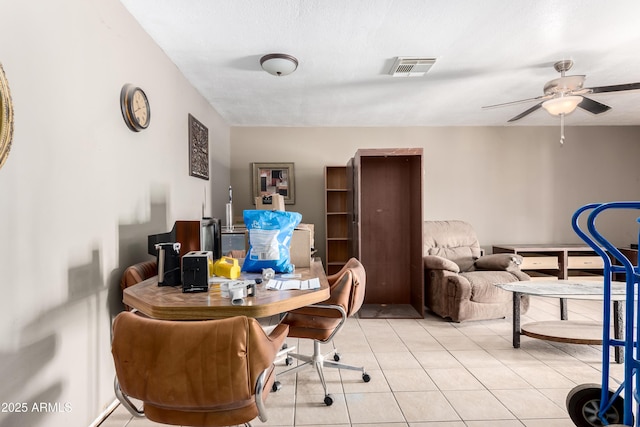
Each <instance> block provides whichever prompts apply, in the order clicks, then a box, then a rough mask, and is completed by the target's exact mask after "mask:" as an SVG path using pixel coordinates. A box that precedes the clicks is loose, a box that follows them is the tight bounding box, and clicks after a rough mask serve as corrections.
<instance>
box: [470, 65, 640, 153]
mask: <svg viewBox="0 0 640 427" xmlns="http://www.w3.org/2000/svg"><path fill="white" fill-rule="evenodd" d="M572 66H573V61H572V60H570V59H566V60H563V61H558V62H556V63H555V64H554V65H553V67H554V68H555V70H556V71H557V72H559V73H560V77H559V78H556V79H553V80H550V81H548V82H547V83H546V84H545V85H544V95H540V96H536V97H535V98H529V99H522V100H519V101H512V102H505V103H502V104H494V105H487V106H484V107H482V108H494V107H504V106H507V105H514V104H520V103H523V102H530V101H538V103H537V104H535V105H534V106H533V107H530V108H529V109H528V110H525V111H523V112H522V113H520V114H518V115H517V116H515V117H513V118H511V119H509V120H508V121H509V122H514V121H516V120H520V119H521V118H523V117H525V116H528V115H529V114H531V113H533V112H534V111H536V110H538V109H539V108H540V107H542V108H544V109H545V110H546V111H547V112H548V113H549V114H552V115H554V116H560V143H561V144H562V143H563V142H564V116H566V115H567V114H570V113H572V112H574V111H575V109H576V108H578V107H580V108H582V109H583V110H586V111H588V112H590V113H591V114H600V113H604V112H605V111H609V110H610V109H611V107H609V106H608V105H605V104H602V103H601V102H598V101H594V100H593V99H591V98H587V97H586V96H585V95H589V94H597V93H607V92H624V91H630V90H638V89H640V82H638V83H624V84H619V85H611V86H598V87H589V88H584V87H583V85H584V81H585V78H586V76H584V75H575V76H566V75H565V72H567V71H569V69H570V68H571V67H572Z"/></svg>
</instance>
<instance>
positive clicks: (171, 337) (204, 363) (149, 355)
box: [112, 312, 278, 425]
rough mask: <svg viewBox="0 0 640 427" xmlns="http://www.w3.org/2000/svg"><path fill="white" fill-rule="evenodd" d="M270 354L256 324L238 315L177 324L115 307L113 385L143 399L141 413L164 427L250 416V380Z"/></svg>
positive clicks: (253, 414)
mask: <svg viewBox="0 0 640 427" xmlns="http://www.w3.org/2000/svg"><path fill="white" fill-rule="evenodd" d="M277 351H278V348H275V347H274V346H273V344H272V343H271V342H270V340H269V337H267V336H266V334H265V333H264V331H263V329H262V328H261V326H260V324H259V323H258V321H257V320H255V319H252V318H247V317H244V316H238V317H232V318H228V319H221V320H207V321H197V322H176V321H163V320H156V319H150V318H146V317H143V316H141V315H138V314H135V313H132V312H122V313H120V314H119V315H118V316H117V317H116V319H115V321H114V324H113V342H112V354H113V359H114V363H115V368H116V376H117V379H118V381H119V383H120V388H121V389H122V391H123V392H124V393H125V394H126V395H128V396H131V397H133V398H136V399H139V400H141V401H143V402H144V412H145V415H146V416H147V418H149V419H150V420H152V421H157V422H163V423H166V424H177V425H233V424H240V423H244V422H248V421H250V420H252V419H253V418H255V417H256V416H257V415H258V408H257V407H256V405H255V394H256V390H255V388H256V387H255V386H256V381H257V378H258V376H259V375H260V374H261V373H262V372H263V371H265V370H266V369H268V368H270V367H273V360H274V358H275V355H276V353H277ZM272 381H273V378H271V377H270V379H269V380H268V382H269V386H268V389H270V384H271V383H272ZM268 389H266V390H265V396H266V393H268Z"/></svg>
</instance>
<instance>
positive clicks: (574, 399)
mask: <svg viewBox="0 0 640 427" xmlns="http://www.w3.org/2000/svg"><path fill="white" fill-rule="evenodd" d="M601 390H602V387H600V385H598V384H582V385H579V386H577V387H574V388H573V390H571V391H570V392H569V394H568V395H567V412H568V413H569V417H570V418H571V421H573V423H574V424H575V425H576V426H577V427H599V426H603V425H604V424H603V422H602V420H601V419H600V417H599V416H598V412H599V411H600V394H601ZM612 395H613V392H611V391H609V398H611V396H612ZM604 418H605V419H606V421H607V425H611V424H621V423H622V422H623V418H624V399H623V398H622V397H620V396H618V397H617V398H616V399H615V400H614V401H613V403H612V405H611V407H609V409H607V411H606V412H605V413H604ZM632 424H633V422H632Z"/></svg>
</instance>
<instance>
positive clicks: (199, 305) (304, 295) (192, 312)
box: [123, 258, 329, 320]
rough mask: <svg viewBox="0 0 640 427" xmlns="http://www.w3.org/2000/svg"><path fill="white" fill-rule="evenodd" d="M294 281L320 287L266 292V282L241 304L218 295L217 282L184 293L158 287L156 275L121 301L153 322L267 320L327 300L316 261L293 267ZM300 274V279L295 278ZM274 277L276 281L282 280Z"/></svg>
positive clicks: (326, 288) (245, 275)
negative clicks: (314, 280) (316, 282)
mask: <svg viewBox="0 0 640 427" xmlns="http://www.w3.org/2000/svg"><path fill="white" fill-rule="evenodd" d="M295 275H296V277H295V278H296V279H297V280H309V279H312V278H318V279H319V281H320V288H318V289H308V290H269V289H266V282H265V281H263V282H262V283H260V284H257V285H256V292H255V296H247V297H245V298H244V300H243V301H242V303H240V304H233V303H232V302H231V299H230V298H225V297H223V296H222V295H221V292H220V283H219V282H218V283H216V281H215V279H214V283H212V284H210V285H209V290H208V291H207V292H197V293H184V292H182V287H181V286H176V287H173V286H158V276H154V277H151V278H149V279H147V280H145V281H142V282H140V283H138V284H136V285H133V286H130V287H128V288H126V289H125V290H124V292H123V302H124V303H125V304H126V305H128V306H130V307H132V308H134V309H136V310H138V311H140V312H141V313H143V314H145V315H146V316H149V317H152V318H154V319H161V320H207V319H220V318H225V317H233V316H247V317H254V318H261V317H269V316H273V315H277V314H280V313H285V312H287V311H290V310H294V309H296V308H300V307H304V306H307V305H310V304H315V303H319V302H322V301H324V300H326V299H328V298H329V282H328V280H327V276H326V274H325V272H324V269H323V267H322V261H321V260H320V259H319V258H315V259H314V260H312V262H311V264H310V266H309V267H308V268H296V270H295ZM298 275H299V277H298ZM261 277H262V276H261V274H260V273H244V272H243V273H242V275H241V277H240V278H238V280H254V279H256V278H261ZM281 277H282V276H281V275H278V274H276V279H281Z"/></svg>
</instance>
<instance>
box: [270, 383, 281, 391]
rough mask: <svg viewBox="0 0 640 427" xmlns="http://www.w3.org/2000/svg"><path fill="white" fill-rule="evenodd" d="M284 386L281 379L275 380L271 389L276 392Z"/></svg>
mask: <svg viewBox="0 0 640 427" xmlns="http://www.w3.org/2000/svg"><path fill="white" fill-rule="evenodd" d="M281 388H282V384H280V381H274V382H273V385H272V386H271V391H273V392H276V391H279V390H280V389H281Z"/></svg>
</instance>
